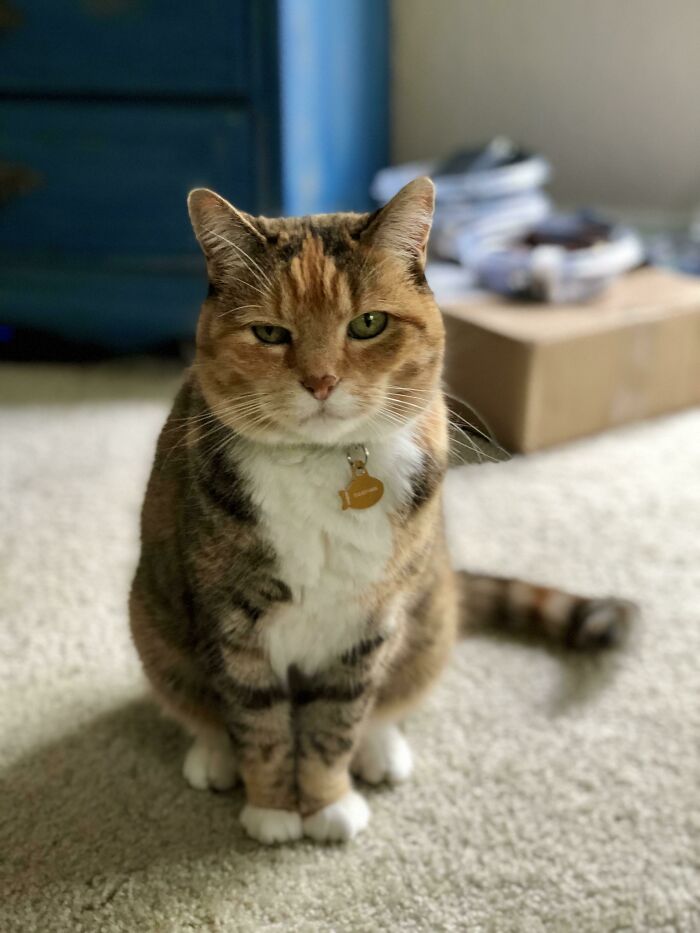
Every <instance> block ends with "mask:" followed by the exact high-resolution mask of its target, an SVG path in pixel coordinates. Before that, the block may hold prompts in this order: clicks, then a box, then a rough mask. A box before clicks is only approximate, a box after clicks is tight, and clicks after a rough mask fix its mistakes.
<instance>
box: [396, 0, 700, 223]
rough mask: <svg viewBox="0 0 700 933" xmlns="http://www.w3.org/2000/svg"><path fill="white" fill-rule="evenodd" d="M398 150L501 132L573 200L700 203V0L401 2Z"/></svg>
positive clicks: (627, 204)
mask: <svg viewBox="0 0 700 933" xmlns="http://www.w3.org/2000/svg"><path fill="white" fill-rule="evenodd" d="M392 16H393V43H394V49H393V155H394V160H395V161H406V160H409V159H413V158H420V157H425V156H429V155H432V154H434V153H437V154H446V153H449V152H450V150H452V149H453V148H455V147H459V146H461V145H464V144H468V143H473V142H479V141H481V140H484V139H487V138H489V137H490V136H492V135H495V134H501V133H504V134H506V135H509V136H511V137H513V138H514V139H516V140H518V141H520V142H523V143H525V144H527V145H529V146H533V147H535V148H537V149H540V150H541V151H543V152H544V153H546V154H547V155H548V156H549V157H550V158H551V160H552V162H553V164H554V167H555V170H556V178H555V181H554V183H553V186H552V190H553V192H554V194H555V195H556V196H557V197H558V198H560V199H561V200H563V201H565V202H568V203H582V202H585V203H597V204H602V205H610V206H619V207H622V208H634V209H639V208H641V209H650V210H652V211H662V212H682V211H687V210H690V209H691V208H693V207H695V206H697V205H698V204H700V0H393V8H392Z"/></svg>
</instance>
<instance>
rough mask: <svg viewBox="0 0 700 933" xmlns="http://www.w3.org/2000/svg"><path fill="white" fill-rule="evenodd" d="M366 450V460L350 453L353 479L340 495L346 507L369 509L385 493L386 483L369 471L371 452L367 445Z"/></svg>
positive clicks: (349, 461) (349, 458)
mask: <svg viewBox="0 0 700 933" xmlns="http://www.w3.org/2000/svg"><path fill="white" fill-rule="evenodd" d="M362 449H363V451H364V460H362V459H355V458H354V457H352V456H351V455H350V454H348V463H349V464H350V469H351V470H352V479H351V480H350V482H349V483H348V485H347V486H346V487H345V489H341V490H340V492H339V493H338V495H339V496H340V501H341V502H342V504H343V511H345V509H369V508H371V506H373V505H376V504H377V502H379V500H380V499H381V498H382V496H383V495H384V483H382V481H381V480H380V479H377V478H376V477H375V476H370V475H369V473H368V472H367V469H366V466H367V460H368V458H369V453H368V451H367V448H366V447H363V448H362Z"/></svg>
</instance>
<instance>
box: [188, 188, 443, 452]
mask: <svg viewBox="0 0 700 933" xmlns="http://www.w3.org/2000/svg"><path fill="white" fill-rule="evenodd" d="M188 203H189V210H190V217H191V219H192V225H193V227H194V231H195V234H196V236H197V239H198V240H199V243H200V245H201V247H202V249H203V251H204V255H205V257H206V260H207V270H208V274H209V283H210V287H209V295H208V296H207V298H206V300H205V302H204V304H203V306H202V313H201V316H200V320H199V326H198V330H197V358H196V367H197V374H198V379H199V383H200V385H201V388H202V390H203V392H204V395H205V398H206V400H207V402H208V404H209V406H210V407H211V409H212V410H213V411H214V412H215V413H216V414H217V415H218V416H219V417H220V418H221V419H222V420H224V421H225V422H226V423H228V424H229V425H230V426H231V427H233V428H234V429H235V430H237V431H238V432H240V433H242V434H245V435H247V436H250V437H255V438H257V439H259V440H262V441H269V442H271V443H299V442H301V443H313V444H339V443H345V442H349V441H362V442H365V441H372V440H374V439H376V438H378V437H381V436H384V435H386V434H387V433H389V432H391V431H392V430H395V429H397V428H399V427H400V426H401V425H402V424H405V423H406V422H407V421H409V420H412V419H413V418H415V417H416V416H417V415H419V413H420V411H421V410H422V409H424V408H425V407H426V406H427V405H428V404H429V403H430V400H431V398H432V397H433V395H434V392H435V391H436V390H437V387H438V385H439V380H440V373H441V367H442V356H443V342H444V331H443V325H442V320H441V316H440V312H439V311H438V308H437V306H436V304H435V301H434V300H433V296H432V293H431V291H430V289H429V287H428V285H427V283H426V281H425V276H424V274H423V268H424V265H425V253H426V244H427V240H428V234H429V232H430V224H431V220H432V213H433V204H434V189H433V184H432V182H431V181H430V180H429V179H427V178H419V179H416V180H415V181H413V182H411V183H410V184H409V185H407V186H406V187H405V188H404V189H403V190H402V191H400V192H399V193H398V194H397V195H396V197H395V198H393V200H391V201H390V202H389V203H388V204H387V205H385V206H384V207H383V208H381V209H380V210H378V211H375V212H374V213H373V214H321V215H317V216H312V217H300V218H281V219H275V220H271V219H268V218H264V217H251V216H250V215H248V214H244V213H243V212H241V211H239V210H236V208H234V207H233V206H232V205H230V204H229V203H228V202H226V201H224V200H223V198H221V197H219V196H218V195H217V194H214V193H213V192H212V191H207V190H206V189H197V190H196V191H193V192H192V193H191V194H190V197H189V202H188Z"/></svg>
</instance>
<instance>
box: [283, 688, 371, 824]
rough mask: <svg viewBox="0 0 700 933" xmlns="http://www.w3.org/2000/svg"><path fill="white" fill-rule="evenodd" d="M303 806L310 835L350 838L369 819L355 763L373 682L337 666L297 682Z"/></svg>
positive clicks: (295, 717)
mask: <svg viewBox="0 0 700 933" xmlns="http://www.w3.org/2000/svg"><path fill="white" fill-rule="evenodd" d="M294 704H295V707H294V729H295V733H296V746H297V782H298V792H299V807H300V810H301V812H302V816H303V830H304V833H305V835H307V836H310V837H311V838H312V839H316V840H317V841H319V842H344V841H346V840H348V839H352V838H353V836H355V835H357V833H359V832H361V831H362V830H363V829H364V828H365V827H366V826H367V824H368V822H369V816H370V814H369V807H368V806H367V803H366V801H365V799H364V797H363V796H362V795H361V794H359V793H358V792H357V791H356V790H354V789H353V786H352V778H351V777H350V762H351V760H352V757H353V754H354V752H355V750H356V748H357V745H358V741H359V738H360V731H361V728H362V724H363V721H364V719H365V717H366V715H367V712H368V710H369V707H370V705H371V696H370V689H369V685H368V684H366V683H364V682H362V681H361V680H357V679H355V678H353V677H352V676H351V675H350V676H348V672H347V671H345V672H342V673H341V672H339V671H338V670H334V671H331V672H329V675H327V676H326V677H314V678H309V679H306V678H303V677H301V676H299V677H297V681H296V683H295V684H294Z"/></svg>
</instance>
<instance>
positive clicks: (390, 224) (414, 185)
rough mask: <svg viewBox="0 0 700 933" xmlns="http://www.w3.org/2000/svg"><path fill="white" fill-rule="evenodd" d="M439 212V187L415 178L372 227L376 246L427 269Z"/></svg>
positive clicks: (389, 204) (385, 206)
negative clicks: (428, 255) (429, 239)
mask: <svg viewBox="0 0 700 933" xmlns="http://www.w3.org/2000/svg"><path fill="white" fill-rule="evenodd" d="M434 210H435V185H434V184H433V183H432V181H431V180H430V179H429V178H426V177H425V176H424V177H422V178H415V179H414V180H413V181H411V182H409V183H408V184H407V185H406V186H405V187H404V188H402V189H401V191H399V193H398V194H396V195H394V197H393V198H392V199H391V201H389V202H388V203H387V204H385V205H384V207H382V208H381V209H380V210H379V212H378V213H377V216H376V218H375V220H374V221H373V222H372V224H371V226H370V231H371V236H372V238H373V242H374V244H375V245H376V246H379V247H381V248H382V249H386V250H389V251H390V252H393V253H396V254H398V255H400V256H404V257H405V258H406V259H408V260H409V261H410V262H418V263H419V264H420V266H421V267H423V266H424V265H425V257H426V249H427V245H428V236H429V234H430V227H431V225H432V222H433V211H434Z"/></svg>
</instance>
